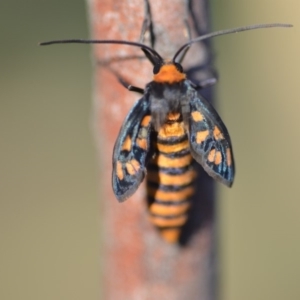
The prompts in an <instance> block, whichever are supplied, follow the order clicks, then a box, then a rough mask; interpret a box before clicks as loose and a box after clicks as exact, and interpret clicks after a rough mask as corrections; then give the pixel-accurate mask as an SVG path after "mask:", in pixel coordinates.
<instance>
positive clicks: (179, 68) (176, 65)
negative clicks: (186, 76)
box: [174, 63, 183, 73]
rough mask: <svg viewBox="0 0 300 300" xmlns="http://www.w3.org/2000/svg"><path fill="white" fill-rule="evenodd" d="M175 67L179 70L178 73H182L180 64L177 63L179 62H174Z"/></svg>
mask: <svg viewBox="0 0 300 300" xmlns="http://www.w3.org/2000/svg"><path fill="white" fill-rule="evenodd" d="M174 65H175V67H176V69H177V70H178V71H179V72H180V73H183V68H182V65H181V64H179V63H174Z"/></svg>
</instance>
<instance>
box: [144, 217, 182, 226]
mask: <svg viewBox="0 0 300 300" xmlns="http://www.w3.org/2000/svg"><path fill="white" fill-rule="evenodd" d="M186 220H187V215H183V216H179V217H177V218H172V219H164V218H160V217H155V216H150V221H151V222H152V223H153V224H154V225H155V226H157V227H175V226H182V225H183V224H184V223H185V222H186Z"/></svg>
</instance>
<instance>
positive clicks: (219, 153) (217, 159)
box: [214, 151, 222, 165]
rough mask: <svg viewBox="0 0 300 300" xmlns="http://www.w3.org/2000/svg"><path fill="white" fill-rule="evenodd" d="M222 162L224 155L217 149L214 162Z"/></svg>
mask: <svg viewBox="0 0 300 300" xmlns="http://www.w3.org/2000/svg"><path fill="white" fill-rule="evenodd" d="M221 162H222V155H221V152H220V151H217V152H216V157H215V160H214V163H215V164H216V165H219V164H220V163H221Z"/></svg>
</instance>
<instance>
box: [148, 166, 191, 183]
mask: <svg viewBox="0 0 300 300" xmlns="http://www.w3.org/2000/svg"><path fill="white" fill-rule="evenodd" d="M195 177H196V172H195V171H194V170H189V171H187V172H186V173H184V174H180V175H168V174H164V173H162V172H155V171H149V172H148V179H149V181H152V182H157V183H160V184H164V185H179V186H181V185H185V184H188V183H190V182H192V180H193V179H194V178H195Z"/></svg>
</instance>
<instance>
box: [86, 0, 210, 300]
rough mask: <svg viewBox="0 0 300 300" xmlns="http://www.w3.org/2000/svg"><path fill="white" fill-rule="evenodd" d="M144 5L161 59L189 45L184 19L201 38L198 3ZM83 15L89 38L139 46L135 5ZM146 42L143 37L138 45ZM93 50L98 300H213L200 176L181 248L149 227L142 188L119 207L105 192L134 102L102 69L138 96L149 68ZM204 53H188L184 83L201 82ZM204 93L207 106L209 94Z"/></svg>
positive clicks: (113, 51)
mask: <svg viewBox="0 0 300 300" xmlns="http://www.w3.org/2000/svg"><path fill="white" fill-rule="evenodd" d="M150 5H151V12H152V19H153V29H154V33H155V38H156V40H155V49H156V50H157V51H158V52H159V53H160V54H161V55H162V56H163V57H165V58H168V57H172V56H173V55H174V53H175V52H176V50H177V49H178V48H179V47H180V46H181V45H182V44H183V43H185V42H186V41H187V40H188V36H187V30H186V26H185V18H188V19H189V24H190V26H191V28H192V31H193V36H197V35H199V34H201V33H203V32H205V31H207V23H208V20H207V7H206V6H205V2H204V0H198V1H197V3H196V2H195V3H186V1H183V0H174V1H168V2H166V1H154V0H153V1H150ZM191 8H192V9H191ZM190 9H191V10H190ZM191 11H192V14H191ZM89 14H90V20H91V30H92V38H94V39H121V40H129V41H138V40H139V36H140V32H141V26H142V23H143V20H144V17H145V7H144V2H143V1H141V0H126V1H113V0H90V1H89ZM193 14H194V19H195V20H197V22H196V23H195V22H193V20H192V17H193ZM148 41H149V38H148V37H147V36H146V40H145V43H147V42H148ZM93 49H94V51H93V54H94V59H95V65H96V68H95V88H94V91H95V103H94V104H95V106H94V108H95V125H96V138H97V142H98V146H99V157H100V162H101V186H102V190H101V199H100V200H101V202H103V203H104V205H103V206H104V222H103V224H104V225H103V226H104V239H105V253H104V262H105V270H104V290H105V291H104V292H105V297H104V299H113V300H118V299H122V300H126V299H128V300H133V299H143V300H144V299H160V300H163V299H168V300H170V299H175V300H176V299H202V300H210V299H214V295H213V294H214V293H213V290H214V281H215V279H214V276H213V272H214V266H213V264H212V261H213V260H212V250H213V230H212V229H213V226H212V224H213V195H212V194H213V193H212V192H213V187H212V183H211V181H210V180H209V179H207V176H206V174H205V173H204V172H203V171H202V170H200V171H199V172H200V176H199V182H198V183H197V186H198V192H197V197H195V202H194V204H193V208H192V211H191V217H190V220H189V222H188V224H187V225H186V226H185V228H184V233H183V236H182V238H181V240H180V244H175V245H170V244H168V243H166V242H165V241H164V240H162V239H161V237H160V236H159V234H158V233H157V231H156V229H155V228H154V227H153V226H152V224H150V223H149V220H148V216H147V208H146V199H145V187H144V184H142V185H141V187H140V188H139V189H138V191H137V192H136V193H135V194H134V196H133V197H131V198H130V199H128V200H127V201H126V202H124V203H121V204H120V203H118V201H117V200H116V198H115V196H114V194H113V192H112V188H111V172H112V169H111V167H112V150H113V146H114V143H115V141H116V137H117V135H118V132H119V129H120V127H121V125H122V122H123V120H124V119H125V117H126V114H127V113H128V112H129V110H130V108H131V107H132V105H133V104H134V102H135V101H136V100H137V99H138V98H139V96H138V95H136V94H135V93H132V92H129V91H127V90H126V89H125V88H124V87H123V86H121V85H120V84H119V82H118V80H117V79H116V76H115V75H114V74H113V73H112V72H111V71H110V70H109V69H108V68H107V67H108V66H109V68H110V69H112V70H114V71H115V72H118V73H119V74H121V75H122V77H124V78H126V80H128V81H129V82H130V83H131V84H133V85H135V86H139V87H142V88H143V87H144V86H145V84H146V83H147V82H149V81H151V78H152V66H151V65H150V63H149V62H148V61H147V60H146V59H144V58H142V57H143V53H142V52H141V51H140V49H138V48H133V47H128V46H125V45H97V46H94V48H93ZM208 49H209V47H208V44H198V45H195V46H193V47H192V48H191V50H190V52H189V53H188V54H187V56H186V60H185V64H184V67H185V69H188V70H189V72H188V74H189V75H190V76H193V77H196V79H199V78H203V77H207V74H208V73H209V69H207V63H208V62H209V57H210V56H209V52H208ZM205 92H206V98H209V97H210V90H206V91H205Z"/></svg>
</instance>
